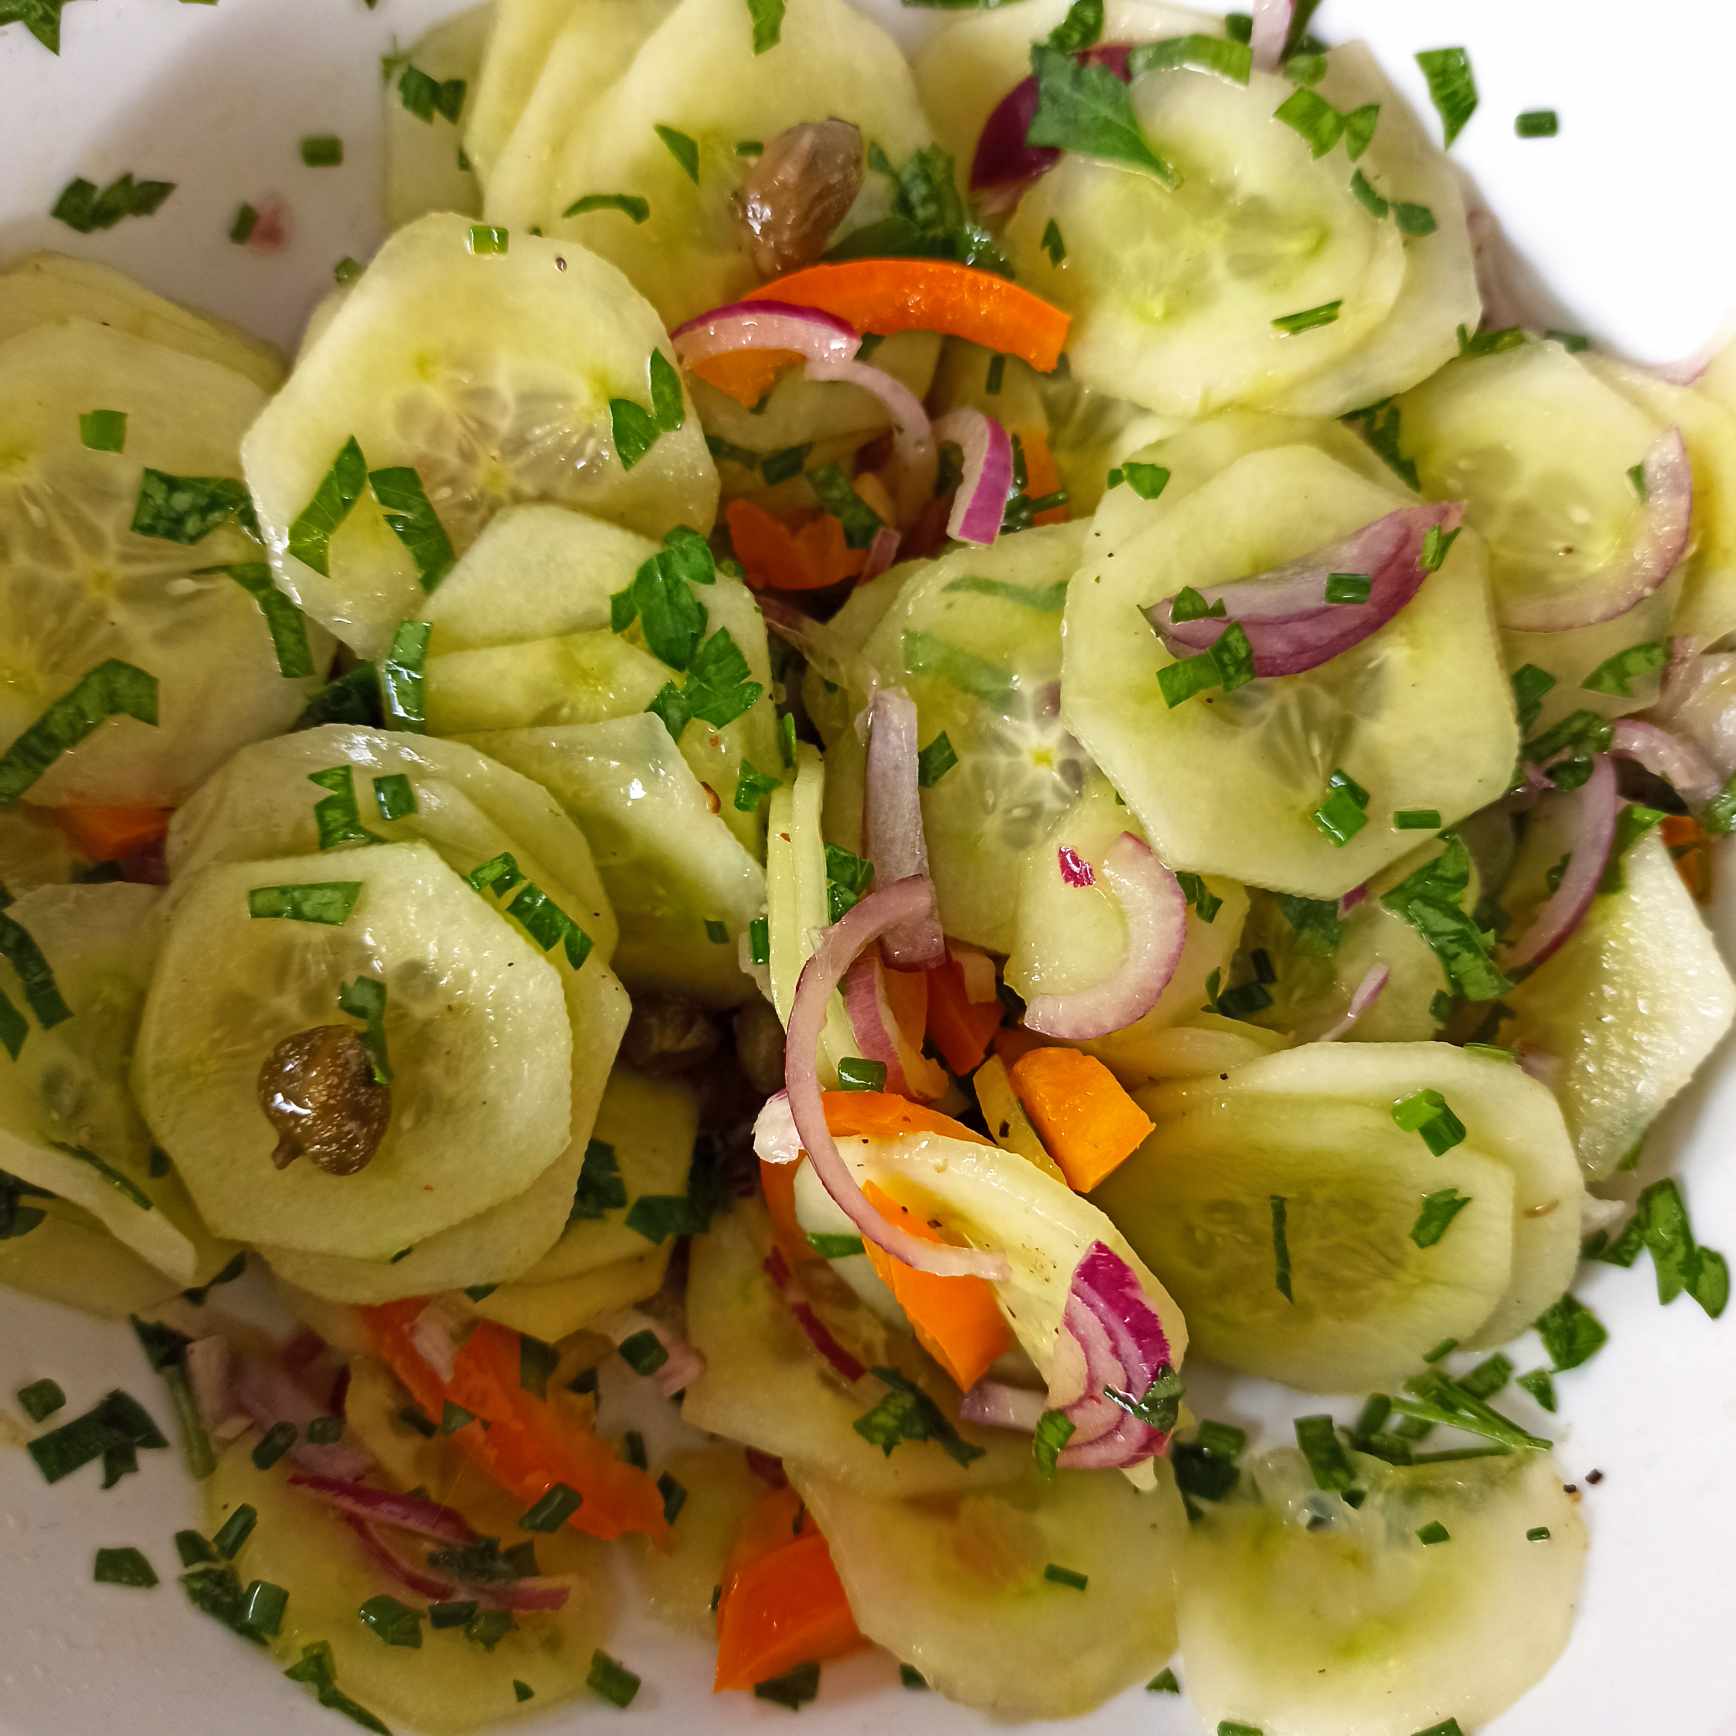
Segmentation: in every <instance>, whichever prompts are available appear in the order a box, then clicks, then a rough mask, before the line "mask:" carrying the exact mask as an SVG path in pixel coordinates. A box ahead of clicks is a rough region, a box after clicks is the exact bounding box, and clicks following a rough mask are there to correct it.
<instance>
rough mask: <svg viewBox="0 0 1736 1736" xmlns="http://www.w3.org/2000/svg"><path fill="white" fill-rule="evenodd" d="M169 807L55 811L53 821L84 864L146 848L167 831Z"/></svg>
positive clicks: (64, 809)
mask: <svg viewBox="0 0 1736 1736" xmlns="http://www.w3.org/2000/svg"><path fill="white" fill-rule="evenodd" d="M174 811H175V810H174V809H173V808H56V809H54V821H55V824H56V825H57V826H59V827H60V829H61V831H62V832H64V833H65V834H66V838H67V841H68V842H69V843H70V844H71V845H72V847H73V848H74V849H75V850H77V851H78V853H79V854H80V855H81V856H82V857H84V859H85V860H86V861H87V862H113V861H114V860H115V859H116V858H117V857H120V856H131V855H132V854H133V853H134V852H135V851H138V850H144V849H148V848H149V847H150V846H151V845H152V844H155V843H157V842H158V840H160V839H161V838H162V837H163V835H164V834H165V833H166V832H167V831H168V829H169V820H170V818H171V817H172V816H173V814H174Z"/></svg>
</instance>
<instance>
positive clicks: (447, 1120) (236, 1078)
mask: <svg viewBox="0 0 1736 1736" xmlns="http://www.w3.org/2000/svg"><path fill="white" fill-rule="evenodd" d="M331 883H349V884H355V883H359V892H358V893H357V896H356V901H355V904H354V906H353V909H352V913H351V914H350V916H349V918H348V920H347V921H345V922H343V923H342V924H339V925H328V924H327V923H324V922H314V921H293V920H291V921H281V920H280V921H262V920H258V919H256V918H253V917H250V916H249V913H248V907H249V899H248V894H249V893H250V892H251V891H253V890H254V889H256V888H260V887H277V886H287V887H295V886H299V885H305V884H331ZM217 956H220V957H221V958H222V959H223V961H224V969H223V970H222V972H221V973H219V974H215V975H214V974H213V972H212V969H211V960H212V959H213V957H217ZM555 956H556V957H557V958H559V956H560V955H559V954H558V952H557V954H556V955H555ZM569 968H570V967H569V966H568V965H567V964H566V962H565V961H564V960H562V961H561V962H559V963H556V962H552V961H551V959H549V958H546V957H545V956H544V955H543V953H542V952H541V951H540V950H538V948H537V947H536V946H535V945H534V944H533V943H532V942H531V941H530V940H529V939H528V938H527V937H526V936H525V934H524V932H523V931H522V930H521V929H520V928H519V927H518V926H517V925H516V924H515V923H513V922H512V921H510V920H509V919H508V918H507V917H506V916H504V915H502V914H501V913H500V912H499V911H498V910H496V909H495V908H494V907H493V905H492V904H491V903H490V902H488V901H487V900H486V898H485V895H483V894H480V893H477V892H475V891H473V890H472V889H471V888H470V887H468V886H467V885H465V883H464V882H463V880H461V879H460V878H459V877H458V875H457V874H455V873H454V872H453V871H452V870H451V869H450V868H448V867H447V866H446V865H445V863H444V862H442V861H441V860H440V858H439V856H438V855H437V854H436V853H435V852H434V851H433V850H432V849H430V848H429V847H428V846H427V845H425V844H382V845H378V846H376V847H374V848H372V849H368V850H355V851H350V852H346V853H345V854H344V855H343V856H342V858H341V860H340V859H332V858H329V857H320V856H313V857H308V856H298V857H293V858H280V859H277V860H273V861H266V862H241V863H226V864H222V865H219V866H214V867H212V868H209V869H207V870H206V871H205V872H204V873H203V874H201V875H200V876H199V877H198V878H197V879H196V880H195V881H194V882H193V883H192V884H191V885H189V886H188V888H187V890H186V892H185V893H184V894H183V895H182V897H181V899H180V901H179V903H178V904H177V906H176V908H175V911H174V915H173V917H172V919H171V921H170V924H169V932H168V936H167V939H166V940H165V942H164V947H163V955H162V959H161V962H160V965H159V967H158V970H157V973H156V976H155V979H154V980H153V982H152V985H151V994H150V998H149V1000H148V1002H147V1004H146V1008H145V1016H144V1022H143V1026H142V1028H141V1030H140V1032H139V1041H138V1049H137V1053H136V1057H135V1062H134V1072H133V1077H134V1086H135V1089H136V1090H137V1092H138V1096H139V1102H140V1106H141V1107H142V1108H143V1110H144V1113H145V1117H146V1119H147V1120H148V1121H149V1123H150V1125H151V1128H152V1130H153V1131H154V1132H155V1134H156V1135H157V1138H158V1139H159V1141H160V1142H161V1143H162V1145H163V1146H164V1148H165V1149H166V1150H167V1151H168V1152H169V1154H170V1156H171V1157H173V1158H174V1159H175V1161H176V1162H177V1163H178V1164H179V1165H180V1166H181V1167H182V1169H183V1171H184V1173H185V1175H186V1178H187V1183H188V1187H189V1189H190V1191H191V1192H192V1194H193V1196H194V1198H195V1200H197V1201H198V1202H199V1205H200V1207H201V1209H202V1211H203V1212H204V1213H205V1215H206V1217H207V1219H208V1221H210V1222H211V1223H212V1224H213V1225H214V1226H216V1227H219V1228H220V1229H221V1230H222V1231H223V1232H224V1233H227V1234H232V1235H235V1236H236V1237H237V1238H238V1239H241V1240H245V1241H257V1242H269V1243H272V1244H273V1245H275V1246H279V1247H284V1248H291V1249H299V1250H301V1251H304V1252H307V1253H324V1254H342V1255H345V1256H347V1257H349V1258H351V1259H357V1260H389V1259H390V1258H391V1256H392V1255H393V1254H395V1253H397V1252H398V1251H399V1250H400V1249H402V1248H405V1247H409V1246H412V1245H413V1244H415V1243H416V1242H419V1241H422V1240H423V1239H425V1238H426V1237H429V1236H432V1235H433V1234H434V1233H435V1232H437V1231H439V1230H443V1229H447V1228H449V1227H450V1226H452V1225H453V1224H456V1223H459V1222H461V1221H463V1220H464V1219H466V1218H470V1217H474V1216H476V1215H477V1214H478V1213H479V1212H483V1211H486V1210H487V1209H488V1208H489V1207H490V1206H494V1205H497V1204H499V1203H500V1202H501V1201H502V1200H505V1199H508V1198H511V1197H512V1196H513V1195H515V1194H517V1193H519V1192H521V1191H522V1190H523V1189H524V1188H525V1187H527V1186H528V1185H529V1184H530V1183H531V1182H532V1181H533V1180H534V1179H535V1178H536V1177H537V1176H539V1175H541V1174H542V1172H543V1171H544V1170H546V1169H547V1168H548V1167H549V1165H550V1164H551V1163H553V1162H554V1161H555V1160H556V1159H557V1158H558V1157H559V1156H560V1155H561V1153H562V1152H563V1151H565V1150H566V1149H567V1146H568V1142H569V1138H570V1130H571V1122H572V1097H573V1088H572V1087H573V1070H574V1060H575V1051H578V1053H579V1054H581V1055H582V1054H583V1048H582V1046H581V1045H580V1044H576V1043H575V1041H574V1037H573V1033H572V1031H571V1028H570V1024H569V1020H568V1017H567V1009H566V1003H565V998H564V993H563V987H562V980H561V976H560V974H559V973H560V972H562V971H566V970H568V969H569ZM585 968H588V969H593V970H596V971H597V972H598V973H599V974H601V972H602V970H603V968H604V967H603V966H602V964H601V962H600V961H598V960H587V962H586V966H585ZM359 976H367V977H373V978H375V979H377V980H379V981H382V982H384V983H385V985H386V988H387V993H388V1001H387V1006H386V1011H385V1020H384V1024H385V1036H386V1045H387V1050H388V1054H389V1057H390V1061H391V1066H392V1069H393V1073H394V1079H393V1082H392V1095H393V1115H392V1121H391V1124H390V1125H389V1127H388V1128H387V1131H386V1134H385V1137H384V1139H383V1140H382V1142H381V1144H380V1146H379V1148H378V1149H377V1151H376V1152H375V1153H374V1156H373V1159H372V1161H371V1162H369V1164H368V1165H367V1167H366V1168H364V1169H362V1170H359V1171H358V1172H356V1173H355V1174H352V1175H343V1176H338V1175H329V1174H327V1173H326V1172H324V1171H323V1170H319V1169H316V1168H315V1167H314V1166H313V1164H312V1163H311V1162H308V1161H305V1160H304V1161H301V1162H297V1163H293V1164H291V1165H290V1166H289V1167H288V1168H286V1169H282V1170H279V1169H277V1168H275V1166H274V1165H273V1163H272V1161H271V1152H272V1148H273V1146H274V1144H275V1143H276V1135H275V1131H274V1130H273V1128H272V1127H271V1124H270V1123H269V1122H268V1121H267V1120H266V1118H265V1116H264V1114H263V1113H262V1112H261V1110H260V1108H259V1101H258V1094H257V1083H258V1076H259V1070H260V1067H261V1065H262V1064H263V1063H264V1061H265V1059H266V1057H267V1056H268V1055H269V1054H270V1053H271V1051H272V1050H273V1049H274V1048H275V1046H276V1045H277V1044H278V1043H280V1042H282V1041H283V1039H284V1038H285V1037H287V1036H289V1035H291V1034H293V1033H294V1032H296V1031H301V1030H306V1029H309V1028H311V1027H315V1026H320V1025H328V1024H336V1023H339V1022H341V1021H342V1019H343V1015H342V1013H341V1012H340V1011H339V1010H338V1006H337V996H338V991H339V989H340V987H341V986H342V985H343V984H344V983H346V982H349V981H352V980H353V979H355V978H356V977H359ZM479 1154H485V1155H482V1156H479Z"/></svg>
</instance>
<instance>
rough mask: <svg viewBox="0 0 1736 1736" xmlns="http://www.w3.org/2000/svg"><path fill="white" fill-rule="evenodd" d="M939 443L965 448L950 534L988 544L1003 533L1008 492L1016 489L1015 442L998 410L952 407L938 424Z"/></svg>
mask: <svg viewBox="0 0 1736 1736" xmlns="http://www.w3.org/2000/svg"><path fill="white" fill-rule="evenodd" d="M934 438H935V441H936V442H937V443H940V442H946V441H950V442H951V443H952V444H953V445H955V446H957V447H958V449H959V451H960V452H962V453H963V454H964V471H963V474H962V475H961V476H960V478H959V484H958V492H957V493H956V494H955V495H954V496H953V497H952V511H951V512H950V513H949V514H948V515H947V520H946V534H947V535H948V536H949V537H952V538H953V539H954V540H955V541H957V542H967V543H978V544H984V545H986V544H988V543H992V542H993V541H994V540H995V538H996V537H998V536H999V535H1000V534H1001V520H1002V519H1003V518H1004V517H1005V516H1006V511H1007V498H1008V496H1009V495H1011V494H1012V492H1013V442H1012V437H1011V436H1010V435H1009V434H1008V433H1007V431H1006V429H1005V428H1003V427H1002V426H1001V424H1000V423H999V422H997V421H996V420H995V419H994V417H993V416H985V415H984V414H983V413H982V411H981V410H971V409H961V410H952V411H949V412H948V413H947V414H946V415H944V416H942V417H941V419H940V420H939V421H938V422H936V423H935V425H934Z"/></svg>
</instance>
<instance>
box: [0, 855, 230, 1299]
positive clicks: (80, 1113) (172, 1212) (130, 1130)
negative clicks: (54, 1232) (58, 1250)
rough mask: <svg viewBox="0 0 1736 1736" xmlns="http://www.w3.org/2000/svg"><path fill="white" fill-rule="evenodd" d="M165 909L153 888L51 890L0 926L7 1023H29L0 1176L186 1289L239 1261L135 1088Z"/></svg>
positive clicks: (4, 1114)
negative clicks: (153, 1127) (137, 1048)
mask: <svg viewBox="0 0 1736 1736" xmlns="http://www.w3.org/2000/svg"><path fill="white" fill-rule="evenodd" d="M161 902H162V894H161V893H160V892H158V891H157V890H156V889H155V888H154V887H149V886H127V885H122V884H120V883H113V884H109V885H100V886H44V887H39V888H38V889H37V890H36V891H34V892H27V893H25V894H24V896H23V897H21V898H19V899H18V900H17V901H16V902H15V903H13V904H11V905H9V906H8V907H7V909H6V910H5V912H4V914H3V915H0V927H3V928H4V930H5V936H6V940H7V955H6V961H5V962H0V993H4V995H5V997H6V1001H7V1005H6V1007H5V1008H4V1009H0V1014H4V1015H5V1016H7V1017H8V1019H10V1018H11V1017H13V1016H16V1017H20V1018H22V1019H23V1020H24V1025H23V1027H22V1031H21V1033H15V1035H16V1036H17V1040H18V1042H19V1047H18V1052H17V1054H16V1055H13V1056H11V1057H10V1058H9V1059H8V1060H7V1062H6V1065H5V1067H4V1068H3V1069H0V1170H5V1171H8V1172H10V1173H11V1174H12V1175H15V1176H17V1177H18V1178H19V1179H20V1180H21V1181H25V1182H28V1183H29V1184H30V1185H31V1186H32V1187H39V1188H46V1189H48V1191H49V1192H50V1193H52V1194H54V1195H56V1196H57V1197H58V1198H59V1199H61V1200H63V1201H65V1202H66V1203H67V1204H69V1205H72V1206H77V1207H79V1208H81V1209H82V1210H83V1211H86V1212H88V1213H89V1214H90V1215H91V1217H92V1218H94V1219H95V1220H97V1222H99V1223H100V1224H101V1225H102V1226H103V1227H104V1228H105V1229H107V1231H108V1232H109V1234H110V1235H112V1236H113V1237H114V1238H115V1239H116V1241H117V1242H119V1243H121V1244H122V1245H123V1246H124V1247H125V1248H127V1249H130V1250H131V1251H132V1252H133V1253H135V1254H137V1255H138V1256H139V1257H140V1258H141V1259H143V1260H145V1261H147V1262H148V1263H149V1264H150V1265H151V1266H153V1267H155V1268H156V1269H157V1270H158V1271H159V1272H161V1273H163V1274H164V1275H165V1276H166V1277H168V1278H170V1279H173V1280H175V1281H176V1288H185V1287H186V1286H187V1285H189V1284H197V1283H201V1282H203V1281H204V1280H205V1279H208V1278H210V1277H211V1276H212V1275H213V1274H214V1273H216V1272H217V1271H218V1270H220V1269H221V1267H222V1266H223V1265H224V1264H225V1263H226V1262H227V1261H228V1260H229V1258H230V1257H231V1255H233V1253H234V1251H235V1250H234V1248H233V1247H232V1246H230V1245H228V1244H226V1243H223V1242H219V1241H218V1240H217V1239H216V1238H215V1237H214V1236H212V1235H211V1233H210V1232H209V1231H208V1230H207V1229H206V1227H205V1225H204V1223H203V1222H202V1221H201V1219H200V1217H199V1214H198V1212H197V1211H196V1210H195V1209H194V1207H193V1203H192V1201H191V1200H190V1199H189V1198H188V1197H187V1190H186V1188H185V1187H183V1186H182V1183H181V1180H180V1178H179V1177H178V1176H177V1175H176V1174H175V1173H174V1171H173V1170H171V1169H170V1168H169V1166H168V1165H167V1163H165V1162H164V1161H163V1160H162V1159H161V1158H160V1157H156V1156H155V1155H154V1149H153V1146H152V1143H151V1133H150V1129H149V1128H147V1127H146V1126H145V1124H144V1122H143V1121H142V1120H140V1118H139V1112H138V1110H137V1109H136V1108H135V1107H134V1106H133V1099H132V1094H131V1093H130V1092H129V1090H128V1089H127V1065H128V1061H129V1058H130V1056H131V1054H132V1049H133V1043H134V1039H135V1036H136V1034H137V1032H138V1028H139V1016H140V1010H141V1008H142V1006H143V1004H144V1000H145V992H146V989H147V987H148V985H149V983H150V980H151V971H152V968H153V965H154V963H155V960H156V957H157V949H158V946H159V944H160V941H161V936H162V926H161V913H160V906H161ZM20 960H22V961H24V962H25V964H26V968H27V970H28V971H29V973H30V974H29V977H28V978H26V977H24V976H21V975H20V972H19V970H18V962H19V961H20ZM44 967H45V970H46V973H47V974H46V976H44V975H43V974H42V972H43V969H44ZM7 1047H8V1049H10V1048H11V1047H12V1044H11V1043H10V1042H9V1043H8V1044H7ZM0 1245H4V1244H0Z"/></svg>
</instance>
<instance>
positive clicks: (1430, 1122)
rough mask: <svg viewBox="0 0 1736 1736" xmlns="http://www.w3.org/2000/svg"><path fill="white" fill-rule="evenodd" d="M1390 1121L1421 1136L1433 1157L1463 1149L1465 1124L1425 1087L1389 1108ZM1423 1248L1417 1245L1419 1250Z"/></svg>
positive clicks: (1439, 1096)
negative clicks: (1460, 1146) (1456, 1146)
mask: <svg viewBox="0 0 1736 1736" xmlns="http://www.w3.org/2000/svg"><path fill="white" fill-rule="evenodd" d="M1392 1119H1393V1122H1394V1123H1395V1125H1397V1126H1398V1127H1401V1128H1403V1130H1404V1131H1405V1132H1406V1133H1420V1134H1421V1135H1422V1138H1423V1143H1424V1144H1425V1145H1426V1146H1427V1147H1428V1148H1429V1150H1430V1151H1432V1152H1433V1153H1434V1154H1435V1156H1436V1157H1440V1156H1442V1155H1443V1154H1444V1153H1446V1152H1449V1151H1451V1150H1452V1149H1453V1147H1454V1146H1455V1145H1462V1144H1463V1143H1464V1140H1465V1124H1464V1122H1462V1121H1461V1120H1460V1119H1459V1118H1458V1116H1456V1115H1455V1114H1454V1113H1453V1111H1452V1109H1451V1107H1450V1106H1449V1105H1448V1103H1447V1100H1446V1098H1445V1097H1443V1096H1442V1095H1441V1094H1440V1092H1438V1091H1436V1090H1433V1089H1431V1088H1429V1087H1426V1086H1425V1087H1424V1088H1423V1089H1422V1090H1420V1091H1413V1092H1411V1093H1410V1095H1409V1096H1408V1097H1401V1098H1399V1099H1398V1101H1397V1102H1395V1103H1394V1104H1393V1106H1392ZM1448 1221H1449V1222H1450V1221H1451V1220H1450V1219H1449V1220H1448ZM1436 1240H1439V1238H1438V1237H1437V1238H1436ZM1426 1245H1427V1244H1425V1243H1418V1246H1419V1247H1421V1246H1426Z"/></svg>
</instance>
